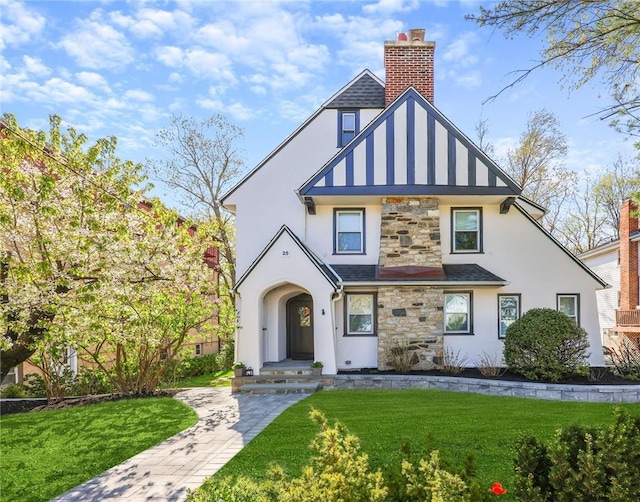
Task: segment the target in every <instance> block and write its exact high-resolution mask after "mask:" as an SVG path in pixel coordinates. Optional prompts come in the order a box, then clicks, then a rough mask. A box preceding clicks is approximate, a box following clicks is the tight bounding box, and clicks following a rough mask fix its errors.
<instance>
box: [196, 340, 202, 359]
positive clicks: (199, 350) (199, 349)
mask: <svg viewBox="0 0 640 502" xmlns="http://www.w3.org/2000/svg"><path fill="white" fill-rule="evenodd" d="M201 355H202V344H201V343H196V356H201Z"/></svg>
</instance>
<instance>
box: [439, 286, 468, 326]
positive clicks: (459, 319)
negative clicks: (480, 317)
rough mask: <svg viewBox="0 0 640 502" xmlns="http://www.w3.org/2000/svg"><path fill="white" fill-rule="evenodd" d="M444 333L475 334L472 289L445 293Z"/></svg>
mask: <svg viewBox="0 0 640 502" xmlns="http://www.w3.org/2000/svg"><path fill="white" fill-rule="evenodd" d="M444 334H445V335H446V334H452V335H471V334H473V293H472V292H471V291H457V292H450V293H445V294H444Z"/></svg>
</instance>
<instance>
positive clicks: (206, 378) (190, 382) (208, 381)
mask: <svg viewBox="0 0 640 502" xmlns="http://www.w3.org/2000/svg"><path fill="white" fill-rule="evenodd" d="M231 378H233V370H220V371H216V372H215V373H208V374H207V375H199V376H194V377H190V378H187V379H186V380H181V381H179V382H175V384H172V385H170V387H175V388H177V389H187V388H189V387H231Z"/></svg>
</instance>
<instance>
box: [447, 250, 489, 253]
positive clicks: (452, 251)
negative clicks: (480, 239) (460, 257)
mask: <svg viewBox="0 0 640 502" xmlns="http://www.w3.org/2000/svg"><path fill="white" fill-rule="evenodd" d="M450 254H484V251H456V250H453V249H452V250H451V253H450Z"/></svg>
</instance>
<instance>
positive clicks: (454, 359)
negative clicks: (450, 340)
mask: <svg viewBox="0 0 640 502" xmlns="http://www.w3.org/2000/svg"><path fill="white" fill-rule="evenodd" d="M466 364H467V356H460V351H457V352H454V351H453V350H452V349H449V348H445V349H444V351H443V352H442V357H441V358H440V361H439V362H438V364H436V368H437V369H439V370H440V371H442V372H443V373H448V374H449V375H459V374H460V373H462V372H463V371H464V368H465V365H466Z"/></svg>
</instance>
